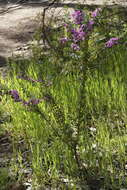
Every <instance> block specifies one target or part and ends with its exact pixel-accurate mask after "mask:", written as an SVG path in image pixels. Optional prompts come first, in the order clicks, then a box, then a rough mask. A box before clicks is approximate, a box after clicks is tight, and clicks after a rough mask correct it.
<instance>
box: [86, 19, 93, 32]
mask: <svg viewBox="0 0 127 190" xmlns="http://www.w3.org/2000/svg"><path fill="white" fill-rule="evenodd" d="M93 25H94V21H93V20H89V22H88V23H87V30H92V28H93Z"/></svg>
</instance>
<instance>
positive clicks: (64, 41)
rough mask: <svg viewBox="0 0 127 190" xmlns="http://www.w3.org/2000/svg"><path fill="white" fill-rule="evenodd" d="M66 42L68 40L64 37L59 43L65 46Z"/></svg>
mask: <svg viewBox="0 0 127 190" xmlns="http://www.w3.org/2000/svg"><path fill="white" fill-rule="evenodd" d="M67 41H68V38H66V37H64V38H61V39H60V42H61V43H62V44H65V43H66V42H67Z"/></svg>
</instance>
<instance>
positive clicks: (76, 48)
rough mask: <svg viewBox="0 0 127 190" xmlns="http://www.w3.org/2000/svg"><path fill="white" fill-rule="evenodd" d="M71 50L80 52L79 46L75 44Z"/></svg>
mask: <svg viewBox="0 0 127 190" xmlns="http://www.w3.org/2000/svg"><path fill="white" fill-rule="evenodd" d="M71 48H72V49H73V50H75V51H79V50H80V47H79V46H78V45H77V44H74V43H72V44H71Z"/></svg>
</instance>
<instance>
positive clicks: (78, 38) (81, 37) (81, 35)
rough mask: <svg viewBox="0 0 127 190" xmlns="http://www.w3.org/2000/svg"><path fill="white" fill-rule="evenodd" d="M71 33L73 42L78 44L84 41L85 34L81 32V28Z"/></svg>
mask: <svg viewBox="0 0 127 190" xmlns="http://www.w3.org/2000/svg"><path fill="white" fill-rule="evenodd" d="M71 32H72V37H73V41H74V42H78V41H81V40H84V39H85V35H86V33H85V32H84V31H83V29H82V27H81V28H79V29H73V30H72V31H71Z"/></svg>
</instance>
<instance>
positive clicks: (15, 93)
mask: <svg viewBox="0 0 127 190" xmlns="http://www.w3.org/2000/svg"><path fill="white" fill-rule="evenodd" d="M9 95H11V97H12V98H13V99H14V101H15V102H21V101H22V100H21V99H20V97H19V93H18V91H17V90H10V91H9Z"/></svg>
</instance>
